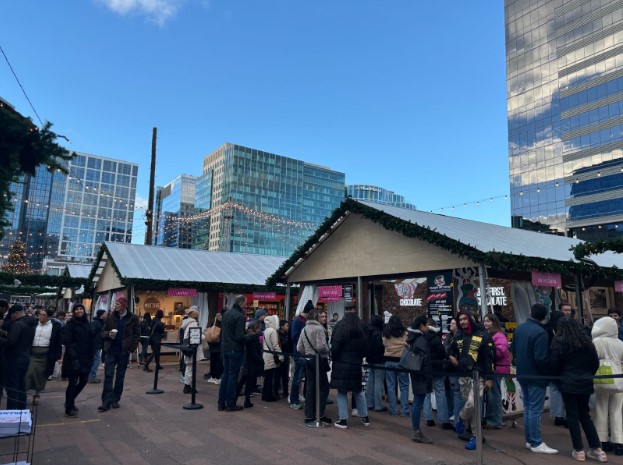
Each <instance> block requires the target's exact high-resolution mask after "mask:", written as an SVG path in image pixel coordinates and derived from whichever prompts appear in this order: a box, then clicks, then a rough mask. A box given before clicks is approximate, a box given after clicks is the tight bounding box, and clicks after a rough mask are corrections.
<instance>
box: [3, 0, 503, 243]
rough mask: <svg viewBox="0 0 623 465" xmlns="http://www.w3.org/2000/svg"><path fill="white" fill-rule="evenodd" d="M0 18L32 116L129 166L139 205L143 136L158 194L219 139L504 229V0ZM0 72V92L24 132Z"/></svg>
mask: <svg viewBox="0 0 623 465" xmlns="http://www.w3.org/2000/svg"><path fill="white" fill-rule="evenodd" d="M0 17H2V18H3V20H2V28H0V45H1V46H2V48H3V50H4V52H5V53H6V55H7V57H8V59H9V60H10V62H11V64H12V66H13V68H14V70H15V72H16V73H17V76H18V77H19V79H20V80H21V83H22V85H23V86H24V88H25V90H26V92H27V94H28V96H29V97H30V99H31V101H32V103H33V105H34V108H35V109H36V111H37V113H38V114H39V115H40V116H41V118H42V119H43V120H44V121H51V122H52V123H54V130H55V131H56V132H58V133H60V134H64V135H66V136H67V137H69V138H70V139H71V142H72V143H71V144H70V145H68V146H67V147H68V148H70V149H72V150H76V151H81V152H87V153H92V154H96V155H102V156H107V157H112V158H119V159H123V160H128V161H132V162H135V163H138V164H139V179H138V188H137V203H138V205H139V206H143V205H145V204H146V199H147V196H148V182H149V166H150V153H151V134H152V128H153V127H157V128H158V160H157V167H156V183H157V184H158V185H164V184H166V183H168V182H169V181H171V180H172V179H173V178H174V177H175V176H176V175H178V174H182V173H185V174H192V175H199V174H201V167H202V160H203V157H204V156H205V155H207V154H208V153H210V152H211V151H213V150H214V149H216V148H217V147H219V146H220V145H221V144H223V143H224V142H233V143H237V144H241V145H245V146H249V147H253V148H257V149H261V150H264V151H268V152H272V153H277V154H280V155H285V156H290V157H294V158H299V159H302V160H305V161H308V162H312V163H316V164H320V165H324V166H328V167H330V168H332V169H335V170H339V171H343V172H345V173H346V182H347V183H349V184H374V185H378V186H381V187H385V188H387V189H391V190H394V191H395V192H397V193H399V194H402V195H404V196H406V198H407V200H409V201H410V202H412V203H415V204H416V205H417V206H418V208H419V209H421V210H426V211H430V210H433V211H435V212H438V213H446V214H450V215H454V216H461V217H464V218H469V219H474V220H479V221H486V222H491V223H497V224H502V225H510V201H509V200H504V195H505V194H507V193H508V191H509V182H508V158H507V126H506V90H505V89H506V77H505V52H504V11H503V2H501V1H486V2H465V1H460V0H448V1H446V2H428V1H424V0H392V1H381V0H375V1H372V0H315V1H310V0H306V1H304V0H59V1H55V2H41V1H34V0H20V1H13V2H2V4H0ZM0 59H1V60H2V61H1V62H0V97H3V98H4V99H6V100H7V101H9V102H10V103H11V104H13V105H14V106H15V107H16V109H17V110H18V111H19V112H21V113H22V114H24V115H26V116H30V117H32V118H33V120H34V121H35V122H36V121H37V119H36V117H35V114H34V112H33V111H32V109H31V108H30V106H29V104H28V102H27V100H26V98H25V97H24V95H23V93H22V91H21V89H20V87H19V85H18V84H17V82H16V81H15V79H14V77H13V75H12V74H11V71H10V69H9V67H8V65H7V63H6V62H5V61H4V57H0ZM491 198H493V201H491V200H489V199H491ZM477 201H481V202H480V205H477V204H476V202H477ZM466 203H467V206H464V205H465V204H466ZM452 206H454V207H455V209H454V210H453V209H451V208H448V207H452ZM443 207H446V208H444V210H441V209H442V208H443ZM142 214H143V210H139V211H138V212H137V215H136V220H135V237H134V241H135V242H141V241H142V239H143V233H144V224H143V218H142Z"/></svg>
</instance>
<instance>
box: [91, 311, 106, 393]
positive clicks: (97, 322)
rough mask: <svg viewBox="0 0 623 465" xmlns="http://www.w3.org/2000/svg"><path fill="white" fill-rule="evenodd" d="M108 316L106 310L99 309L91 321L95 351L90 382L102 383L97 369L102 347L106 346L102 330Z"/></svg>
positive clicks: (100, 360)
mask: <svg viewBox="0 0 623 465" xmlns="http://www.w3.org/2000/svg"><path fill="white" fill-rule="evenodd" d="M107 317H108V313H107V312H106V310H103V309H99V310H98V311H97V312H96V313H95V318H93V321H91V332H92V333H93V337H94V338H95V339H94V344H95V351H94V353H93V365H92V366H91V373H89V383H101V382H102V380H101V379H99V378H98V377H97V370H98V369H99V367H100V363H101V362H102V348H103V347H104V338H103V337H102V331H103V330H104V321H105V320H106V318H107Z"/></svg>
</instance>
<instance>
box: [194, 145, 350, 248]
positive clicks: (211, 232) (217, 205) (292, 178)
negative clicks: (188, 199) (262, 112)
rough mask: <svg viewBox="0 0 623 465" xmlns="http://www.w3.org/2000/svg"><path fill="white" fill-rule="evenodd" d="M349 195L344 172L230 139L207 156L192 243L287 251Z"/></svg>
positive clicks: (219, 246) (206, 245)
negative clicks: (233, 142) (198, 225)
mask: <svg viewBox="0 0 623 465" xmlns="http://www.w3.org/2000/svg"><path fill="white" fill-rule="evenodd" d="M344 197H345V176H344V173H340V172H337V171H333V170H331V169H329V168H326V167H324V166H318V165H314V164H311V163H307V162H304V161H301V160H295V159H293V158H288V157H284V156H280V155H275V154H273V153H268V152H263V151H261V150H256V149H252V148H248V147H242V146H239V145H234V144H229V143H227V144H224V145H223V146H221V147H219V148H218V149H217V150H215V151H214V152H213V153H211V154H210V155H208V156H207V157H205V159H204V162H203V175H202V176H201V177H200V178H199V181H198V184H197V191H196V199H197V202H196V204H195V209H196V215H195V221H199V222H200V224H201V227H200V228H199V230H200V231H201V232H200V233H198V234H197V235H195V238H194V241H193V242H194V245H193V247H195V248H202V249H208V250H222V251H231V252H247V253H256V254H263V255H278V256H288V255H291V254H292V253H293V252H294V251H295V250H296V249H297V248H298V247H299V246H300V245H301V244H302V243H303V242H304V241H305V240H306V239H307V238H308V237H309V235H310V234H311V233H312V232H314V231H315V230H316V229H317V228H318V226H319V225H320V224H321V223H322V222H323V221H324V220H325V218H326V217H328V216H330V215H331V213H332V212H333V210H335V209H336V208H337V207H338V206H339V205H340V203H341V202H342V200H343V199H344ZM201 222H202V223H201Z"/></svg>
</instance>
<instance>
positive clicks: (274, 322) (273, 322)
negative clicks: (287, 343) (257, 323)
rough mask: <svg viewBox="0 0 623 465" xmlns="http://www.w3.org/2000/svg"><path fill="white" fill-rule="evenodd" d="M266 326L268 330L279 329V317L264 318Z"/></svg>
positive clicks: (269, 316)
mask: <svg viewBox="0 0 623 465" xmlns="http://www.w3.org/2000/svg"><path fill="white" fill-rule="evenodd" d="M264 324H265V325H266V327H267V328H273V329H279V317H278V316H277V315H268V316H267V317H266V318H264Z"/></svg>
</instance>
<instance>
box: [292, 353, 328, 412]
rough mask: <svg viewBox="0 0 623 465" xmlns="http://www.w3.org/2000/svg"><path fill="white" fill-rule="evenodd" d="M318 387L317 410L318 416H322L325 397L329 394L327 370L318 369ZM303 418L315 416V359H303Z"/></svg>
mask: <svg viewBox="0 0 623 465" xmlns="http://www.w3.org/2000/svg"><path fill="white" fill-rule="evenodd" d="M318 388H319V390H320V391H319V398H320V405H319V407H320V408H319V409H318V410H319V412H320V418H322V417H324V410H325V407H326V405H327V397H328V396H329V380H328V379H327V372H326V371H323V370H320V373H319V379H318ZM292 392H294V390H292V391H291V392H290V397H291V396H292ZM297 401H298V399H297ZM305 418H307V419H310V418H316V360H315V358H312V359H311V360H305Z"/></svg>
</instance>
